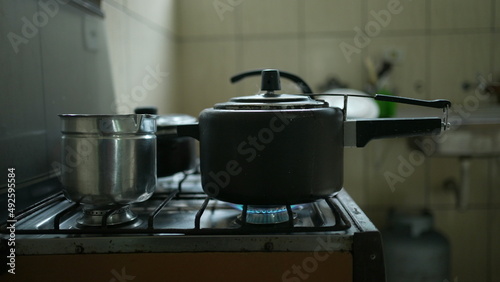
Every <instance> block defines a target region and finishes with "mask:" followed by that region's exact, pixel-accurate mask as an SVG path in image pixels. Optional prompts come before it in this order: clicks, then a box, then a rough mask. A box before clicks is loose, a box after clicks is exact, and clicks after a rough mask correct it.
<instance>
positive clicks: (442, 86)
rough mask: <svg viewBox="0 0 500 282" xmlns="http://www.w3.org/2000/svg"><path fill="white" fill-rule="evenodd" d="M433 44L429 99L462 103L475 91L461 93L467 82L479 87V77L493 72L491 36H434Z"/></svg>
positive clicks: (431, 43)
mask: <svg viewBox="0 0 500 282" xmlns="http://www.w3.org/2000/svg"><path fill="white" fill-rule="evenodd" d="M429 40H430V54H429V56H430V69H429V75H430V97H440V98H444V99H449V100H451V101H452V102H453V103H463V100H464V99H465V97H467V95H472V94H474V87H472V88H471V89H470V90H468V91H464V90H463V89H462V84H463V83H464V82H468V83H471V84H472V85H476V83H477V80H476V75H477V74H478V73H483V74H486V73H490V72H491V58H492V53H491V52H492V51H491V36H490V34H487V33H486V34H453V35H435V36H431V37H430V38H429Z"/></svg>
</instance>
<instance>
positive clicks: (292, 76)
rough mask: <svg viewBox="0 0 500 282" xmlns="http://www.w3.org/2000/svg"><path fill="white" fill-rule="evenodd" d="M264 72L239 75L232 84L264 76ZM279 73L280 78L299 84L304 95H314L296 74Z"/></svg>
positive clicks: (234, 77)
mask: <svg viewBox="0 0 500 282" xmlns="http://www.w3.org/2000/svg"><path fill="white" fill-rule="evenodd" d="M263 70H264V69H258V70H251V71H246V72H242V73H239V74H237V75H235V76H233V77H231V83H235V82H238V81H240V80H242V79H243V78H245V77H249V76H260V75H262V71H263ZM279 73H280V77H284V78H287V79H289V80H291V81H293V82H295V84H297V86H299V88H300V90H302V93H304V94H312V93H313V92H312V90H311V87H309V85H308V84H307V83H306V82H305V81H304V80H303V79H302V78H300V77H298V76H296V75H295V74H292V73H289V72H286V71H282V70H279Z"/></svg>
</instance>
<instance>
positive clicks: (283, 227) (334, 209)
mask: <svg viewBox="0 0 500 282" xmlns="http://www.w3.org/2000/svg"><path fill="white" fill-rule="evenodd" d="M188 176H189V174H184V177H183V178H182V179H181V180H180V181H179V183H178V187H177V189H175V190H174V191H171V192H162V193H155V194H153V196H152V197H151V199H149V200H148V201H151V200H153V199H155V200H161V201H160V204H158V205H157V206H156V207H155V208H154V209H153V211H152V212H150V213H149V215H148V216H147V224H144V226H136V225H125V226H123V225H120V227H119V228H118V227H116V228H115V227H113V226H112V225H110V224H108V222H109V217H110V216H111V215H113V214H114V212H115V210H113V209H111V210H109V211H108V212H107V213H106V214H105V215H104V216H103V217H102V224H101V226H99V227H85V228H60V226H61V223H62V222H63V219H65V218H68V217H69V216H70V215H71V214H74V213H75V212H77V211H78V210H79V209H80V210H81V209H82V207H81V205H80V204H79V203H73V204H71V205H70V206H68V207H67V208H65V209H63V210H62V211H60V212H58V213H57V214H55V215H54V217H53V228H51V229H20V228H19V229H17V230H16V233H17V234H40V235H43V234H68V235H69V234H116V235H126V234H143V235H148V234H172V235H173V234H184V235H244V234H259V233H294V232H332V231H343V230H347V229H349V228H350V227H351V223H350V221H349V220H348V219H347V217H346V215H345V213H343V212H342V210H341V209H340V208H339V206H342V203H341V202H340V201H339V199H337V197H336V196H333V197H326V198H324V199H322V200H319V201H324V202H326V204H327V205H328V208H329V210H330V212H331V213H332V214H333V216H334V218H335V222H334V224H331V225H325V224H323V223H322V222H319V223H316V224H314V226H297V225H296V224H295V222H296V220H294V218H296V217H294V212H293V210H292V206H291V205H285V206H284V207H285V208H286V213H287V215H288V219H287V220H286V221H285V222H282V223H280V224H269V225H267V226H266V225H264V226H262V225H261V224H257V225H256V224H252V223H249V222H248V221H247V213H248V210H249V205H243V207H242V212H241V216H240V217H239V222H238V223H239V227H236V228H202V227H201V218H202V216H203V214H204V213H205V212H206V211H207V207H208V206H209V203H210V202H211V201H218V200H215V199H213V198H210V197H208V196H207V195H206V194H204V193H203V192H188V191H183V183H184V181H185V180H186V179H187V177H188ZM184 200H202V201H203V202H202V204H201V206H200V208H199V209H198V210H197V212H196V216H195V217H194V228H158V227H155V225H156V221H155V219H156V218H157V215H158V214H159V213H160V212H161V211H162V210H164V208H165V207H168V206H169V204H173V203H175V202H176V201H184ZM62 202H67V200H66V198H65V197H64V195H63V194H62V192H60V193H57V194H55V195H52V196H50V197H48V198H46V199H44V200H42V201H40V202H38V203H35V204H34V205H32V206H30V207H28V208H27V209H25V210H23V211H22V212H21V213H19V214H18V215H17V216H16V217H15V218H14V219H15V220H16V221H17V224H20V223H21V222H22V220H23V219H24V218H27V217H29V216H31V215H34V214H36V213H37V212H39V211H42V210H44V209H46V208H49V207H51V206H53V205H57V204H58V203H62ZM311 206H312V209H314V210H316V211H318V205H317V204H316V203H315V204H313V205H311ZM215 207H216V205H212V206H211V208H210V209H211V211H212V212H213V211H214V210H215ZM120 208H121V207H117V208H116V209H120ZM320 221H321V220H320ZM4 229H5V226H2V227H1V229H0V230H1V233H4Z"/></svg>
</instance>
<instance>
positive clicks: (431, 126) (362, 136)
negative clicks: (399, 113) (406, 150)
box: [344, 117, 442, 147]
mask: <svg viewBox="0 0 500 282" xmlns="http://www.w3.org/2000/svg"><path fill="white" fill-rule="evenodd" d="M441 128H442V121H441V118H436V117H428V118H402V119H398V118H387V119H384V118H379V119H365V120H347V121H344V146H345V147H364V146H366V144H367V143H368V142H369V141H370V140H372V139H381V138H390V137H410V136H419V135H431V134H436V133H439V132H441Z"/></svg>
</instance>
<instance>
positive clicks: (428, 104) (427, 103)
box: [374, 94, 451, 108]
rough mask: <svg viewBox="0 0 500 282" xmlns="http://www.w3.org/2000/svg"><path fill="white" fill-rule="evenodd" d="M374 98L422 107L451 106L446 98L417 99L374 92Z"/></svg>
mask: <svg viewBox="0 0 500 282" xmlns="http://www.w3.org/2000/svg"><path fill="white" fill-rule="evenodd" d="M374 98H375V100H377V101H385V102H396V103H402V104H409V105H416V106H424V107H431V108H447V107H450V106H451V102H450V101H448V100H444V99H440V100H419V99H413V98H406V97H399V96H389V95H383V94H376V95H375V97H374Z"/></svg>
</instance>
